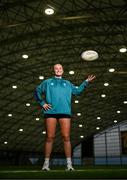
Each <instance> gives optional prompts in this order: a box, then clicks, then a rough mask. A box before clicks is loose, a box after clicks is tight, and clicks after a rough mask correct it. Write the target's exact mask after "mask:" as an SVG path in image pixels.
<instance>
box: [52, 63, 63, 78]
mask: <svg viewBox="0 0 127 180" xmlns="http://www.w3.org/2000/svg"><path fill="white" fill-rule="evenodd" d="M54 72H55V76H62V74H63V72H64V71H63V67H62V65H61V64H56V65H54Z"/></svg>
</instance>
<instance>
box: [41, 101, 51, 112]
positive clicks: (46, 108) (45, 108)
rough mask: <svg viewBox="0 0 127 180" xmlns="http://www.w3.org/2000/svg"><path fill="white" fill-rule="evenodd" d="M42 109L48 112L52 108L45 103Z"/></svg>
mask: <svg viewBox="0 0 127 180" xmlns="http://www.w3.org/2000/svg"><path fill="white" fill-rule="evenodd" d="M43 108H44V110H45V111H48V110H49V109H51V108H52V106H51V104H46V103H45V104H44V105H43Z"/></svg>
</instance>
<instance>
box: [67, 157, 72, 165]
mask: <svg viewBox="0 0 127 180" xmlns="http://www.w3.org/2000/svg"><path fill="white" fill-rule="evenodd" d="M66 160H67V165H68V166H71V165H72V161H71V158H66Z"/></svg>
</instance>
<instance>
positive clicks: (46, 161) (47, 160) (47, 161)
mask: <svg viewBox="0 0 127 180" xmlns="http://www.w3.org/2000/svg"><path fill="white" fill-rule="evenodd" d="M44 165H45V166H49V158H45V161H44Z"/></svg>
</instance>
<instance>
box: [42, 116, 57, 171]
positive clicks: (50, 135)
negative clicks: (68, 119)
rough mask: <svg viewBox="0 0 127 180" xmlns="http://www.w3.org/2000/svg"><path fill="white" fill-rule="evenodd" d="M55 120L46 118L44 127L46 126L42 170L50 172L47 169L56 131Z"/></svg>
mask: <svg viewBox="0 0 127 180" xmlns="http://www.w3.org/2000/svg"><path fill="white" fill-rule="evenodd" d="M56 123H57V120H56V118H46V119H45V125H46V141H45V147H44V148H45V149H44V151H45V161H44V164H43V167H42V170H50V169H49V158H50V155H51V152H52V147H53V141H54V137H55V131H56Z"/></svg>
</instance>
